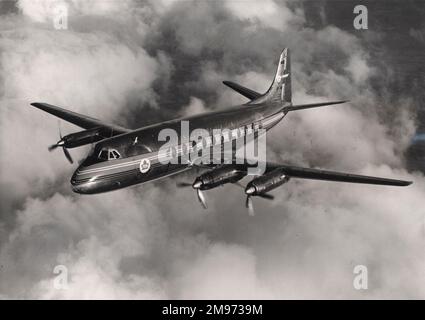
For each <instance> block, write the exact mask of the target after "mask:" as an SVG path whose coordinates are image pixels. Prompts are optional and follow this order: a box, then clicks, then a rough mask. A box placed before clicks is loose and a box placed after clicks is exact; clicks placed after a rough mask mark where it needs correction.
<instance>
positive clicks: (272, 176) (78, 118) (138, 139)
mask: <svg viewBox="0 0 425 320" xmlns="http://www.w3.org/2000/svg"><path fill="white" fill-rule="evenodd" d="M290 66H291V65H290V55H289V49H288V48H285V49H284V50H283V51H282V53H281V54H280V57H279V62H278V65H277V70H276V73H275V77H274V79H273V81H272V83H271V85H270V87H269V89H268V90H267V91H266V92H265V93H264V94H261V93H258V92H256V91H254V90H251V89H249V88H246V87H244V86H241V85H239V84H237V83H234V82H231V81H223V83H224V84H225V85H227V86H228V87H230V88H231V89H233V90H235V91H236V92H238V93H239V94H241V95H243V96H244V97H246V98H248V99H249V102H247V103H245V104H242V105H238V106H234V107H229V108H227V109H221V110H218V111H212V112H207V113H203V114H196V115H192V116H188V117H183V118H178V119H174V120H170V121H165V122H161V123H156V124H152V125H148V126H145V127H142V128H138V129H135V130H132V129H128V128H125V127H122V126H119V125H115V124H111V123H106V122H103V121H100V120H98V119H95V118H92V117H89V116H85V115H82V114H79V113H76V112H72V111H69V110H65V109H62V108H60V107H57V106H53V105H50V104H48V103H40V102H34V103H31V105H32V106H34V107H36V108H38V109H41V110H43V111H45V112H48V113H50V114H52V115H54V116H56V117H58V118H60V119H63V120H65V121H68V122H70V123H72V124H74V125H77V126H79V127H81V128H83V129H84V130H83V131H79V132H75V133H71V134H68V135H66V136H62V135H61V133H59V135H60V140H59V141H58V142H57V143H56V144H54V145H52V146H50V147H49V151H52V150H54V149H56V148H62V150H63V152H64V154H65V156H66V158H67V159H68V160H69V162H71V163H72V162H73V160H72V158H71V155H70V153H69V151H68V149H70V148H75V147H79V146H83V145H89V144H90V145H92V149H91V151H90V152H89V154H88V156H87V157H86V158H85V159H84V160H83V161H82V162H81V163H80V165H79V166H78V168H77V169H76V171H75V172H74V174H73V175H72V178H71V185H72V190H73V191H74V192H76V193H80V194H97V193H101V192H107V191H112V190H117V189H122V188H126V187H129V186H133V185H136V184H143V183H147V182H150V181H154V180H157V179H160V178H165V177H168V176H171V175H175V174H178V173H182V172H184V171H187V170H190V169H192V168H201V169H206V168H208V171H207V172H205V173H203V174H201V175H200V176H198V177H197V178H196V179H195V181H194V182H193V183H192V184H190V183H184V182H183V183H178V184H177V185H178V186H179V187H186V186H192V187H193V189H195V190H196V193H197V197H198V200H199V201H200V203H201V204H202V206H203V207H204V208H207V203H206V199H205V195H204V194H203V191H205V190H210V189H213V188H216V187H218V186H222V185H224V184H228V183H231V184H238V185H240V186H242V187H244V188H245V194H246V202H245V205H246V207H247V208H248V210H249V213H250V214H253V213H254V210H253V205H252V197H255V196H257V197H262V198H265V199H273V196H272V195H270V194H269V193H268V192H269V191H271V190H273V189H275V188H277V187H279V186H281V185H283V184H284V183H287V182H288V181H290V180H291V179H293V178H300V179H314V180H327V181H336V182H350V183H363V184H374V185H388V186H408V185H410V184H411V183H412V182H411V181H405V180H395V179H388V178H380V177H373V176H364V175H358V174H350V173H343V172H335V171H327V170H321V169H313V168H303V167H297V166H293V165H289V164H283V163H270V162H266V169H265V171H264V173H263V174H262V175H259V176H254V178H253V179H252V180H251V181H250V182H249V183H248V184H247V185H246V186H243V185H241V184H240V182H239V181H240V180H241V179H243V178H244V177H246V176H247V175H248V169H249V168H250V164H249V163H247V162H244V163H242V164H241V163H236V162H234V161H232V163H225V164H224V163H222V164H211V165H208V166H203V165H200V164H196V161H195V162H182V163H180V162H178V163H177V164H172V163H168V164H167V163H166V164H164V163H163V162H162V161H161V159H160V158H161V157H162V156H163V155H162V154H161V153H160V152H159V150H160V148H161V145H163V143H162V142H160V141H159V139H158V134H159V132H160V131H161V130H162V129H166V128H171V129H174V130H176V132H178V133H179V134H180V135H182V132H181V129H180V124H181V122H182V121H188V123H189V124H190V127H191V128H203V129H206V130H207V131H208V132H212V131H213V129H228V130H231V131H232V130H240V131H241V132H242V133H241V135H240V136H239V137H238V136H236V138H235V139H240V138H243V136H245V135H246V136H248V135H249V134H254V135H255V133H256V131H258V130H260V129H262V130H265V131H268V130H270V129H271V128H272V127H274V126H275V125H277V124H278V123H279V122H280V121H281V120H282V119H283V118H284V117H285V116H286V115H287V114H288V113H289V112H293V111H298V110H306V109H310V108H317V107H323V106H329V105H336V104H342V103H345V102H347V101H346V100H342V101H330V102H319V103H312V104H300V105H293V104H292V88H291V68H290ZM181 138H182V137H181ZM229 139H230V141H229V140H228V141H227V142H228V143H232V139H234V137H233V136H232V137H230V138H229ZM212 140H213V139H210V140H209V141H212ZM221 142H223V141H221ZM174 147H175V148H174V149H173V151H174V152H173V153H172V157H182V149H183V145H176V146H174ZM204 147H206V148H208V147H211V145H208V144H206V145H204ZM189 148H190V147H189Z"/></svg>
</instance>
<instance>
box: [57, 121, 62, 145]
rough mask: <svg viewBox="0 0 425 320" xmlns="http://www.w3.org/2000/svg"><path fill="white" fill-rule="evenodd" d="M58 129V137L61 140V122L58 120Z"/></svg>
mask: <svg viewBox="0 0 425 320" xmlns="http://www.w3.org/2000/svg"><path fill="white" fill-rule="evenodd" d="M58 129H59V137H60V138H61V140H62V130H61V122H60V121H58Z"/></svg>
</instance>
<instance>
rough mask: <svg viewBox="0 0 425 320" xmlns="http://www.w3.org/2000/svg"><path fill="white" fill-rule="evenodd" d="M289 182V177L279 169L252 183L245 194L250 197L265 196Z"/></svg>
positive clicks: (248, 185)
mask: <svg viewBox="0 0 425 320" xmlns="http://www.w3.org/2000/svg"><path fill="white" fill-rule="evenodd" d="M288 181H289V176H287V175H285V173H284V172H283V170H282V169H279V168H278V169H275V170H273V171H271V172H269V173H266V174H264V175H262V176H260V177H258V178H255V179H253V180H252V181H250V182H249V183H248V184H247V186H246V188H245V193H246V194H247V195H250V196H257V195H261V194H265V193H266V192H268V191H270V190H273V189H275V188H277V187H279V186H281V185H282V184H284V183H286V182H288Z"/></svg>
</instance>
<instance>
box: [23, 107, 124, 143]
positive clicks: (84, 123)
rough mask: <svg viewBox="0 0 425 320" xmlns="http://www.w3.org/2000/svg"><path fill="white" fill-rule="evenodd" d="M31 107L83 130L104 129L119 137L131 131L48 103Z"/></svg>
mask: <svg viewBox="0 0 425 320" xmlns="http://www.w3.org/2000/svg"><path fill="white" fill-rule="evenodd" d="M31 105H32V106H33V107H36V108H38V109H41V110H43V111H46V112H48V113H50V114H52V115H54V116H56V117H58V118H61V119H63V120H65V121H68V122H70V123H72V124H75V125H77V126H79V127H81V128H83V129H92V128H99V127H102V128H105V129H109V130H111V131H112V135H118V134H121V133H126V132H130V131H131V130H130V129H127V128H124V127H121V126H118V125H115V124H110V123H106V122H103V121H100V120H98V119H95V118H92V117H89V116H85V115H82V114H80V113H76V112H73V111H69V110H65V109H62V108H59V107H56V106H54V105H51V104H48V103H42V102H33V103H31Z"/></svg>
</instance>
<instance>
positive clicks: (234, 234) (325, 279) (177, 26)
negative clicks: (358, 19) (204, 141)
mask: <svg viewBox="0 0 425 320" xmlns="http://www.w3.org/2000/svg"><path fill="white" fill-rule="evenodd" d="M378 3H381V5H380V6H379V5H376V4H372V3H366V5H367V7H368V8H369V29H368V30H355V29H354V28H353V26H352V19H353V18H354V14H353V7H354V3H353V2H351V1H314V2H312V1H273V0H266V1H263V2H256V1H251V0H244V1H188V0H187V1H186V0H161V1H130V0H124V1H103V0H92V1H83V0H58V1H53V0H39V1H30V0H18V1H2V2H1V4H0V53H1V55H0V132H1V136H0V137H1V138H0V150H1V155H2V156H1V157H0V184H1V186H0V187H1V189H0V190H1V192H0V198H1V199H0V201H1V213H0V298H4V299H10V298H24V299H29V298H31V299H80V298H81V299H168V298H171V299H244V298H247V299H261V298H267V299H294V298H300V299H305V298H310V299H320V298H325V299H376V298H396V299H407V298H413V299H423V298H425V250H424V245H425V209H424V208H425V178H424V176H423V173H421V172H420V171H418V170H413V169H411V168H409V169H408V168H407V166H406V160H407V159H406V156H405V155H406V150H407V149H408V148H409V145H410V143H411V141H412V139H413V137H414V136H415V134H416V132H417V130H418V128H421V126H422V124H421V116H420V111H421V110H420V105H421V103H422V102H423V97H424V96H423V92H422V90H421V84H423V81H424V76H423V75H424V73H423V66H424V64H423V57H422V58H419V56H420V55H417V52H422V51H421V50H422V49H423V46H424V45H425V43H424V41H423V39H424V37H425V36H424V34H425V33H424V32H425V25H424V24H423V22H422V21H421V19H419V18H420V14H419V16H418V12H419V13H420V12H423V11H424V8H423V7H424V6H423V5H422V6H421V4H420V1H416V2H415V1H408V2H406V4H405V6H404V7H403V8H402V9H398V10H396V9H394V6H393V7H392V6H390V5H388V6H384V5H383V4H382V3H384V2H383V1H382V2H378ZM64 6H66V8H67V9H68V21H67V23H68V26H67V29H65V30H62V29H60V30H57V29H55V28H54V17H55V13H57V10H58V8H63V7H64ZM406 16H409V17H411V19H410V20H409V19H407V20H408V22H406V19H400V20H398V19H397V17H398V18H400V17H406ZM388 17H390V18H391V19H387V18H388ZM401 20H403V22H401ZM388 21H391V24H389V23H388ZM395 43H396V45H395ZM284 47H289V48H290V50H291V54H292V56H291V62H292V85H293V90H292V91H293V102H294V103H310V102H315V101H325V100H326V99H330V100H338V99H349V100H350V102H349V103H348V104H344V105H339V106H333V107H328V108H320V109H316V110H309V111H303V112H301V111H300V112H296V113H295V112H294V113H292V114H289V115H288V116H287V117H286V118H285V119H284V120H283V121H282V122H281V123H280V124H279V125H278V126H276V127H275V128H273V129H272V131H270V133H269V134H268V135H267V143H268V148H267V152H268V153H267V157H268V159H269V160H273V161H280V162H284V163H293V164H296V165H299V166H308V167H320V168H324V169H330V170H339V171H347V172H354V173H360V174H368V175H376V176H383V177H390V178H402V179H407V180H412V181H414V183H413V185H411V186H409V187H406V188H395V187H382V186H366V185H354V184H342V183H331V182H320V181H300V180H298V181H297V180H295V179H294V180H291V181H290V182H289V183H287V184H285V185H284V186H282V187H280V188H278V189H276V190H274V191H273V192H272V194H273V195H275V198H276V199H275V200H274V201H273V202H270V201H265V200H262V199H254V205H255V207H256V213H257V214H256V216H254V217H250V216H248V214H247V212H246V209H245V207H244V201H245V197H244V195H243V192H242V191H241V189H239V188H237V187H235V186H232V185H226V186H224V187H220V188H217V189H214V190H211V191H209V192H207V193H206V195H207V198H208V204H209V209H208V210H207V211H205V210H203V209H202V207H201V206H200V205H199V203H198V201H197V199H196V195H195V193H194V192H193V191H192V190H191V189H190V188H188V189H178V188H177V187H176V186H175V184H176V182H179V181H189V182H190V181H193V179H194V178H195V177H196V174H197V172H192V173H190V174H185V175H183V176H177V177H175V178H172V179H165V180H161V181H158V182H154V183H152V184H145V185H142V186H138V187H134V188H129V189H124V190H120V191H115V192H110V193H105V194H100V195H91V196H84V195H78V194H74V193H72V191H71V188H70V184H69V180H70V177H71V175H72V172H73V171H74V170H75V169H76V165H77V164H74V165H70V164H68V162H67V161H66V159H65V158H64V156H63V154H62V153H61V152H59V151H58V152H52V153H49V152H48V150H47V146H49V145H51V144H52V143H55V142H56V141H57V140H58V135H59V133H58V125H59V124H58V120H57V119H56V118H54V117H52V116H51V115H48V114H46V113H43V112H41V111H40V110H36V109H34V108H32V107H30V106H29V104H30V103H31V102H34V101H42V102H48V103H51V104H54V105H58V106H62V107H65V108H69V109H70V110H73V111H76V112H80V113H83V114H87V115H90V116H93V117H96V118H99V119H102V120H105V121H108V122H113V123H116V124H119V125H123V126H127V127H129V128H138V127H141V126H144V125H147V124H152V123H155V122H158V121H163V120H167V119H171V118H176V117H180V116H182V115H189V114H194V113H198V112H203V111H210V110H219V109H224V108H226V107H229V106H232V105H236V104H240V103H245V102H246V99H245V98H243V97H242V96H239V95H237V94H236V93H234V92H232V91H231V90H230V89H228V88H226V87H225V86H224V85H222V83H221V81H223V80H231V81H235V82H238V83H241V84H242V85H245V86H247V87H249V88H252V89H253V90H256V91H260V92H264V91H265V90H266V89H267V88H268V86H269V85H270V82H271V80H272V77H273V73H274V70H275V67H276V63H277V59H278V57H279V54H280V52H281V50H282V49H283V48H284ZM406 48H407V50H406ZM406 55H409V59H408V60H409V62H411V64H401V61H404V60H405V59H403V57H405V56H406ZM415 59H416V60H415ZM412 61H413V62H412ZM415 62H416V65H415V64H414V63H415ZM60 128H61V130H62V132H63V133H71V132H76V131H78V128H77V127H75V126H73V125H71V124H66V123H65V122H63V121H62V122H61V123H60ZM87 151H88V149H87V148H80V149H72V150H71V151H70V152H71V153H72V155H73V158H74V159H83V158H84V156H85V154H86V153H87ZM247 181H249V180H248V179H246V180H244V182H245V183H246V182H247ZM57 265H63V266H65V267H66V268H67V270H68V285H67V288H66V289H57V288H55V286H54V281H55V277H56V276H57V275H56V274H55V273H54V269H55V267H56V266H57ZM357 265H364V266H366V267H367V269H368V289H367V290H356V289H355V288H354V287H353V279H354V277H355V274H354V273H353V270H354V267H355V266H357Z"/></svg>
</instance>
